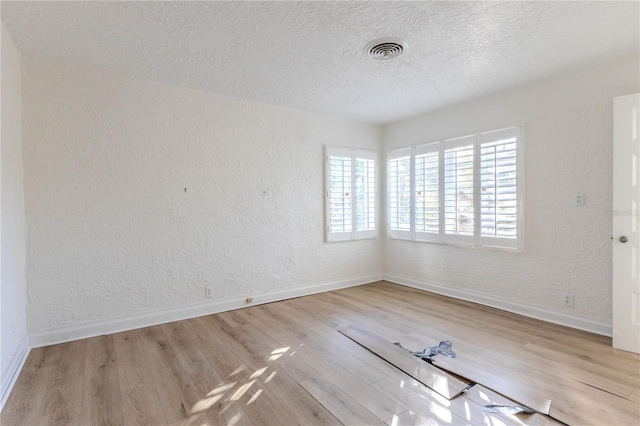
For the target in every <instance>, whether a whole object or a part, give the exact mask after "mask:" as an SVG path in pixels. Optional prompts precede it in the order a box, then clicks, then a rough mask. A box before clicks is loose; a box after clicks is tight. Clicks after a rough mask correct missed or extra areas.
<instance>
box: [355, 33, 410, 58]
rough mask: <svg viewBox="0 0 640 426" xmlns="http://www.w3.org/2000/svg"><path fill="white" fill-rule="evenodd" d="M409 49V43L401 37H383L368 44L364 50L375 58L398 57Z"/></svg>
mask: <svg viewBox="0 0 640 426" xmlns="http://www.w3.org/2000/svg"><path fill="white" fill-rule="evenodd" d="M405 50H407V44H406V43H405V42H404V41H402V40H400V39H399V38H391V37H389V38H381V39H378V40H374V41H372V42H371V43H369V44H367V46H366V47H365V48H364V51H365V52H366V53H367V55H369V56H370V57H371V58H373V59H381V60H386V59H392V58H397V57H398V56H400V55H401V54H402V52H404V51H405Z"/></svg>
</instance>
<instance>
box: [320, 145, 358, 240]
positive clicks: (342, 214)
mask: <svg viewBox="0 0 640 426" xmlns="http://www.w3.org/2000/svg"><path fill="white" fill-rule="evenodd" d="M326 154H327V164H328V166H327V167H328V173H327V175H328V179H327V222H328V223H327V226H328V230H327V241H344V240H350V239H351V232H352V229H353V228H352V225H353V222H352V216H351V213H352V210H353V209H352V208H351V199H352V196H351V182H352V180H353V179H352V176H351V169H352V167H351V150H350V149H349V148H339V147H327V148H326Z"/></svg>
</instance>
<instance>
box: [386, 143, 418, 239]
mask: <svg viewBox="0 0 640 426" xmlns="http://www.w3.org/2000/svg"><path fill="white" fill-rule="evenodd" d="M412 153H413V149H412V148H406V149H400V150H396V151H391V152H390V153H389V156H388V164H387V173H388V177H387V179H388V182H387V205H388V218H387V220H388V224H389V225H388V226H389V236H390V237H392V238H402V239H412V229H411V218H412V193H413V191H412V186H413V182H412V180H411V176H412V168H413V166H412V165H413V162H412Z"/></svg>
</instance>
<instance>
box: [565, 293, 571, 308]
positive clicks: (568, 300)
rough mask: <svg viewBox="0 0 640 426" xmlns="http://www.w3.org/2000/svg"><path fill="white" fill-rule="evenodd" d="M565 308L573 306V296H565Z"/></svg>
mask: <svg viewBox="0 0 640 426" xmlns="http://www.w3.org/2000/svg"><path fill="white" fill-rule="evenodd" d="M564 306H573V296H572V295H570V294H567V295H566V296H564Z"/></svg>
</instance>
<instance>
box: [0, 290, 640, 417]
mask: <svg viewBox="0 0 640 426" xmlns="http://www.w3.org/2000/svg"><path fill="white" fill-rule="evenodd" d="M353 324H358V325H359V326H361V327H366V328H367V329H368V330H370V331H372V332H374V333H376V334H378V335H380V336H382V337H384V338H385V339H387V340H389V341H392V342H395V341H399V342H401V343H402V344H403V346H405V347H408V348H411V349H422V348H423V347H425V346H432V345H437V344H438V342H439V341H440V340H451V341H452V342H453V349H454V351H455V352H456V353H457V354H458V357H457V358H456V359H455V360H448V361H447V362H455V363H458V364H456V365H458V366H461V368H467V369H468V370H469V371H470V372H474V374H484V375H486V376H487V377H490V378H492V379H494V380H495V379H496V378H498V379H499V380H504V381H505V383H513V384H514V386H516V387H517V386H525V387H527V388H530V389H533V390H535V391H537V392H540V394H541V395H544V396H545V397H547V398H549V399H551V400H552V401H553V402H552V406H551V414H552V415H553V416H554V417H556V418H558V419H559V420H561V421H563V422H565V423H567V424H574V425H581V424H598V425H603V424H606V425H616V424H620V425H638V424H640V391H639V388H640V357H638V356H636V355H633V354H631V353H628V352H624V351H617V350H614V349H612V348H611V339H609V338H606V337H602V336H597V335H593V334H589V333H586V332H581V331H576V330H572V329H568V328H565V327H561V326H557V325H553V324H548V323H544V322H540V321H536V320H533V319H529V318H525V317H520V316H517V315H514V314H510V313H506V312H503V311H499V310H496V309H491V308H486V307H482V306H479V305H474V304H472V303H467V302H462V301H457V300H454V299H449V298H445V297H441V296H437V295H433V294H430V293H425V292H421V291H418V290H413V289H410V288H406V287H402V286H397V285H394V284H390V283H386V282H378V283H374V284H369V285H365V286H360V287H354V288H349V289H344V290H339V291H334V292H330V293H323V294H317V295H313V296H307V297H301V298H297V299H291V300H287V301H283V302H277V303H271V304H268V305H262V306H255V307H249V308H246V309H241V310H237V311H231V312H227V313H223V314H218V315H209V316H205V317H200V318H195V319H191V320H185V321H179V322H174V323H170V324H165V325H161V326H155V327H148V328H144V329H139V330H134V331H129V332H124V333H118V334H113V335H108V336H101V337H96V338H91V339H85V340H80V341H75V342H70V343H64V344H60V345H54V346H49V347H44V348H37V349H33V350H32V351H31V353H30V355H29V358H28V360H27V362H26V364H25V366H24V369H23V370H22V373H21V374H20V377H19V378H18V381H17V383H16V386H15V387H14V389H13V392H12V394H11V396H10V397H9V400H8V401H7V404H6V406H5V408H4V410H3V412H2V416H1V421H2V424H3V425H7V426H9V425H49V424H81V425H102V424H115V425H120V424H126V425H129V424H131V425H143V424H146V425H164V424H172V425H205V424H211V425H214V424H238V425H244V424H268V425H280V424H282V425H295V424H340V423H344V424H383V423H386V424H389V425H404V424H411V425H414V424H426V425H436V424H438V425H439V424H443V425H449V424H454V425H458V424H460V425H466V424H472V425H493V426H499V425H523V424H539V425H551V424H559V423H557V422H555V421H554V420H551V419H550V418H548V417H545V416H542V415H540V414H534V415H512V416H506V415H490V414H485V413H484V412H483V405H485V404H489V403H496V404H505V403H512V402H510V401H509V400H507V399H506V398H504V397H503V396H501V395H498V394H496V393H494V392H492V391H490V390H488V389H486V388H483V387H481V386H479V385H476V386H474V387H473V388H471V390H470V391H469V392H468V393H466V394H463V395H461V396H459V397H457V398H455V399H453V400H451V401H448V400H446V399H444V398H442V397H440V396H439V395H438V394H436V393H435V392H433V391H431V390H430V389H428V388H426V387H425V386H423V385H420V384H419V383H417V382H416V381H414V380H412V379H411V378H410V377H408V376H406V375H405V374H404V373H401V372H400V371H399V370H397V369H395V368H393V367H391V366H390V365H389V364H387V363H386V362H384V361H383V360H382V359H380V358H378V357H376V356H375V355H373V354H372V353H370V352H368V351H367V350H366V349H364V348H362V347H361V346H359V345H357V344H356V343H354V342H353V341H351V340H350V339H348V338H347V337H345V336H343V335H342V334H340V333H339V332H338V331H337V329H339V328H341V327H345V326H348V325H353ZM436 359H438V358H436ZM443 363H444V360H443Z"/></svg>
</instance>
